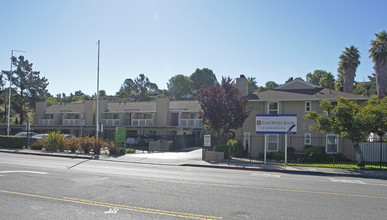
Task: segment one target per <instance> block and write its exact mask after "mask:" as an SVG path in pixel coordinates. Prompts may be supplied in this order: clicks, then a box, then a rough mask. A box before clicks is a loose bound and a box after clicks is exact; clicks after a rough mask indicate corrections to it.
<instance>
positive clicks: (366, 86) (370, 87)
mask: <svg viewBox="0 0 387 220" xmlns="http://www.w3.org/2000/svg"><path fill="white" fill-rule="evenodd" d="M368 79H369V80H370V81H368V82H359V83H356V85H355V89H354V90H353V93H354V94H357V95H362V96H367V97H371V96H374V95H375V96H376V95H377V92H376V78H375V74H372V76H368Z"/></svg>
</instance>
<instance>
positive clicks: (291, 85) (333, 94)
mask: <svg viewBox="0 0 387 220" xmlns="http://www.w3.org/2000/svg"><path fill="white" fill-rule="evenodd" d="M256 95H257V96H258V99H255V100H254V101H313V100H325V99H326V100H336V99H337V97H338V96H342V97H344V98H347V99H350V100H368V99H369V98H367V97H364V96H361V95H356V94H352V93H347V92H341V91H336V90H333V89H326V88H321V87H318V86H315V85H313V84H310V83H307V82H304V81H302V80H298V79H297V80H293V81H291V82H288V83H285V84H283V85H281V86H279V87H277V88H275V89H271V90H266V91H263V92H259V93H256Z"/></svg>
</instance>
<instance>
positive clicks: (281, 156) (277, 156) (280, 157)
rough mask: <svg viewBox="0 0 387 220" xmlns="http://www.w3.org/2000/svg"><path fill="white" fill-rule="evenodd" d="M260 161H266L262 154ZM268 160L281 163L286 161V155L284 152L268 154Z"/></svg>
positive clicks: (259, 157)
mask: <svg viewBox="0 0 387 220" xmlns="http://www.w3.org/2000/svg"><path fill="white" fill-rule="evenodd" d="M258 159H260V160H263V159H264V153H263V152H261V153H259V154H258ZM266 159H267V160H276V161H281V160H284V159H285V154H284V153H282V152H267V153H266Z"/></svg>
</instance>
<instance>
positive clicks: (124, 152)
mask: <svg viewBox="0 0 387 220" xmlns="http://www.w3.org/2000/svg"><path fill="white" fill-rule="evenodd" d="M118 154H119V155H124V154H126V148H123V147H120V148H119V150H118Z"/></svg>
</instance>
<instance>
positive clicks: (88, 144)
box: [80, 136, 93, 154]
mask: <svg viewBox="0 0 387 220" xmlns="http://www.w3.org/2000/svg"><path fill="white" fill-rule="evenodd" d="M91 139H92V138H90V137H89V136H87V137H82V138H81V141H80V143H81V149H82V150H83V153H85V154H88V153H90V151H91V149H92V145H93V144H92V140H91Z"/></svg>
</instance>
